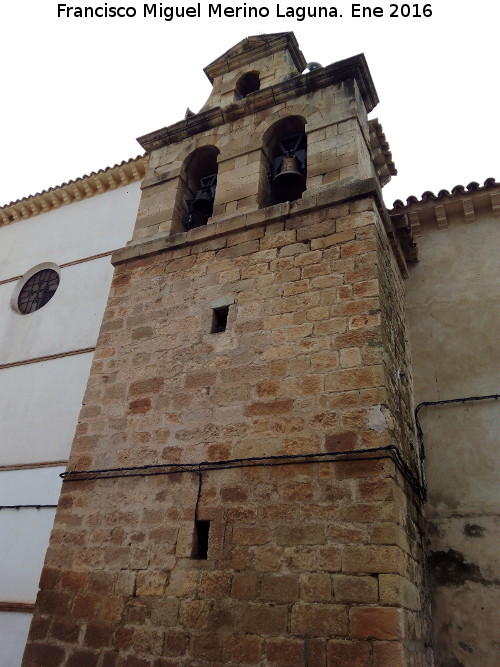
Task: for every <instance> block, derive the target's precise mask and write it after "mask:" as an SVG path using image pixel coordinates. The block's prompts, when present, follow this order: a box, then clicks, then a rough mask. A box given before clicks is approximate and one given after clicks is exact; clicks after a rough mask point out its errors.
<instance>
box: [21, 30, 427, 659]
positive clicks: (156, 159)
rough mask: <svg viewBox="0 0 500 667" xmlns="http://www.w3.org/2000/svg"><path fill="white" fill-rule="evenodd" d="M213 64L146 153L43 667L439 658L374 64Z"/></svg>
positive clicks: (75, 451) (267, 49)
mask: <svg viewBox="0 0 500 667" xmlns="http://www.w3.org/2000/svg"><path fill="white" fill-rule="evenodd" d="M306 69H307V68H306V61H305V60H304V57H303V55H302V53H301V51H300V50H299V48H298V45H297V42H296V40H295V37H294V35H293V34H292V33H279V34H273V35H259V36H256V37H250V38H247V39H244V40H243V41H242V42H240V43H239V44H237V45H236V46H234V47H233V48H231V49H230V50H229V51H227V52H226V53H224V54H223V55H222V56H221V57H220V58H218V59H217V60H216V61H214V62H213V63H211V64H210V65H209V66H208V67H206V69H205V72H206V74H207V76H208V78H209V79H210V81H211V82H212V84H213V88H212V92H211V94H210V96H209V99H208V101H207V103H206V105H205V106H204V107H203V109H202V110H201V111H200V112H199V113H197V114H191V113H190V112H188V114H187V115H186V118H185V120H183V121H181V122H179V123H176V124H175V125H172V126H169V127H166V128H163V129H161V130H158V131H157V132H153V133H151V134H149V135H147V136H145V137H142V138H141V139H140V142H141V144H142V146H143V147H144V148H145V150H146V151H147V153H148V156H149V169H148V171H147V173H146V177H145V180H144V181H143V185H142V198H141V202H140V207H139V212H138V216H137V222H136V226H135V232H134V237H133V239H132V240H131V241H130V242H129V244H128V245H127V246H126V247H125V248H122V249H121V250H118V251H117V252H115V253H114V255H113V264H114V266H115V274H114V280H113V285H112V288H111V292H110V295H109V300H108V304H107V308H106V312H105V315H104V319H103V323H102V327H101V332H100V336H99V340H98V343H97V348H96V352H95V356H94V361H93V365H92V370H91V375H90V378H89V382H88V386H87V391H86V394H85V399H84V404H83V407H82V411H81V414H80V421H79V424H78V428H77V432H76V435H75V439H74V442H73V447H72V453H71V458H70V462H69V466H68V471H67V472H66V473H65V478H64V484H63V489H62V494H61V497H60V501H59V506H58V510H57V515H56V521H55V525H54V530H53V532H52V536H51V541H50V546H49V549H48V552H47V556H46V563H45V567H44V571H43V574H42V578H41V583H40V588H41V590H40V593H39V597H38V601H37V605H36V612H35V616H34V620H33V623H32V626H31V631H30V636H29V640H28V645H27V649H26V652H25V656H24V663H23V664H24V666H25V667H59V666H60V667H79V666H85V667H167V666H168V667H173V666H178V667H181V666H182V667H201V666H207V665H213V666H216V665H220V666H222V665H268V666H270V667H271V666H273V667H295V666H300V665H304V666H307V667H320V666H321V667H324V666H325V665H329V666H332V667H333V666H339V667H340V666H348V665H359V666H364V665H367V666H368V665H370V666H387V667H389V666H390V667H402V666H403V665H415V666H419V665H422V666H424V665H425V666H426V667H427V666H428V665H430V664H432V657H431V655H430V653H429V650H430V649H429V648H428V644H427V633H428V624H427V597H426V587H425V582H424V579H423V567H422V563H423V542H422V523H421V521H422V520H421V506H422V502H423V499H424V496H425V480H424V477H423V474H422V467H421V466H422V462H421V460H420V455H419V450H418V446H417V437H416V432H415V424H414V419H413V404H412V402H413V401H412V378H411V369H410V359H409V350H408V341H407V334H406V324H405V306H404V294H403V287H402V279H403V277H404V275H405V272H406V261H407V259H410V260H411V259H412V258H413V255H414V250H413V247H412V241H411V233H410V231H409V227H408V226H407V224H406V219H405V218H404V217H400V219H398V220H396V221H394V220H391V219H390V217H389V216H388V213H387V211H386V209H385V206H384V203H383V200H382V196H381V187H382V186H383V185H384V184H385V183H386V182H387V181H388V180H389V179H390V176H391V174H394V173H395V169H394V164H393V162H392V159H391V154H390V152H389V149H388V145H387V142H386V140H385V136H384V134H383V131H382V128H381V126H380V124H379V123H378V121H376V120H372V121H368V118H367V114H368V112H370V111H371V110H372V109H373V108H374V107H375V105H376V104H377V102H378V99H377V94H376V91H375V88H374V85H373V82H372V79H371V76H370V72H369V70H368V67H367V65H366V61H365V58H364V56H363V55H358V56H354V57H352V58H349V59H347V60H343V61H340V62H337V63H334V64H332V65H329V66H327V67H321V66H319V65H317V64H311V65H310V66H309V68H308V71H307V73H304V74H301V72H303V71H304V70H306Z"/></svg>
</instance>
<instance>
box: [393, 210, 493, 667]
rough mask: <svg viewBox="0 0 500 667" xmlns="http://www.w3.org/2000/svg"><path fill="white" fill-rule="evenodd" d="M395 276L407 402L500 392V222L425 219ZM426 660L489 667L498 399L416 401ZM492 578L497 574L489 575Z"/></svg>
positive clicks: (486, 215)
mask: <svg viewBox="0 0 500 667" xmlns="http://www.w3.org/2000/svg"><path fill="white" fill-rule="evenodd" d="M417 242H418V246H419V257H420V261H419V263H418V264H417V265H415V266H413V267H412V268H411V269H410V277H409V280H408V281H407V283H406V287H407V297H408V315H409V323H410V340H411V345H412V355H413V368H414V380H415V402H416V404H418V403H419V402H423V401H440V400H446V399H454V398H467V397H470V396H481V395H489V394H499V393H500V345H499V342H498V341H499V330H500V305H499V304H500V261H499V248H500V221H499V220H498V219H497V220H496V219H494V218H493V215H492V213H491V211H489V212H488V211H484V212H479V213H478V212H477V211H476V223H474V224H466V223H465V221H464V219H463V216H461V217H458V216H450V217H449V227H448V229H444V230H439V229H438V228H437V226H432V225H431V226H425V227H424V228H423V232H422V236H420V237H419V238H418V239H417ZM419 416H420V421H421V424H422V429H423V433H424V444H425V450H426V455H427V460H426V469H427V478H428V484H429V500H428V503H427V507H426V515H427V519H428V522H429V524H428V526H429V528H428V540H429V546H428V552H429V563H430V573H431V580H432V582H433V585H432V594H433V624H434V651H435V657H436V664H444V662H445V661H446V664H448V661H450V663H449V664H451V662H453V664H457V665H458V664H460V665H464V667H475V666H476V665H479V664H481V665H484V666H485V667H489V666H491V667H493V665H497V664H498V639H499V638H498V631H497V630H498V627H500V610H499V607H498V594H499V592H500V591H499V588H498V579H499V571H500V559H499V556H498V544H499V540H500V499H499V495H498V479H499V476H500V459H499V456H498V447H499V444H500V441H499V434H500V401H498V400H484V401H476V402H468V403H456V404H451V405H436V406H428V407H423V408H422V409H421V410H420V412H419ZM495 582H496V583H495Z"/></svg>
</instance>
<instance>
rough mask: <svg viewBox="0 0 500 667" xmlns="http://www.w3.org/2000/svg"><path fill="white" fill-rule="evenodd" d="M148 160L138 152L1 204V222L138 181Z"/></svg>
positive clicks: (20, 217)
mask: <svg viewBox="0 0 500 667" xmlns="http://www.w3.org/2000/svg"><path fill="white" fill-rule="evenodd" d="M147 160H148V158H147V157H146V156H145V155H138V156H137V157H134V158H130V159H128V160H123V161H122V162H120V163H117V164H115V165H113V166H112V167H105V168H104V169H99V171H92V172H91V173H90V174H85V175H84V176H80V177H78V178H76V179H74V180H70V181H68V182H65V183H62V184H61V185H56V186H54V187H52V188H48V189H47V190H42V192H37V193H36V194H34V195H28V196H27V197H23V198H21V199H16V201H12V202H10V203H9V204H5V205H4V206H0V226H2V225H8V224H10V223H11V222H16V221H17V220H24V219H27V218H31V217H33V216H35V215H39V214H40V213H46V212H47V211H50V210H52V209H54V208H59V207H60V206H63V205H65V204H71V203H72V202H74V201H80V200H82V199H88V198H90V197H93V196H94V195H98V194H102V193H103V192H107V191H108V190H115V189H116V188H119V187H123V186H125V185H128V184H129V183H133V182H135V181H140V180H142V179H143V178H144V174H145V172H146V168H147Z"/></svg>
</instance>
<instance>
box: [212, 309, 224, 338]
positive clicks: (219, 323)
mask: <svg viewBox="0 0 500 667" xmlns="http://www.w3.org/2000/svg"><path fill="white" fill-rule="evenodd" d="M228 313H229V306H221V307H220V308H214V310H213V315H212V329H211V331H210V333H222V332H223V331H225V330H226V327H227V316H228Z"/></svg>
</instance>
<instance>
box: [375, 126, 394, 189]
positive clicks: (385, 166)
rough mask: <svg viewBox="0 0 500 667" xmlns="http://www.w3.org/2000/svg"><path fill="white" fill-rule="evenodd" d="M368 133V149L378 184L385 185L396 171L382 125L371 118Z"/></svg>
mask: <svg viewBox="0 0 500 667" xmlns="http://www.w3.org/2000/svg"><path fill="white" fill-rule="evenodd" d="M368 128H369V131H370V148H371V152H372V156H373V164H374V165H375V168H376V170H377V174H378V177H379V179H380V184H381V185H382V186H384V185H386V184H387V183H388V182H389V181H390V180H391V176H396V174H397V173H398V170H397V169H396V165H395V164H394V162H393V159H392V153H391V150H390V147H389V142H388V141H387V139H386V137H385V134H384V130H383V129H382V125H381V124H380V123H379V120H378V118H373V119H372V120H370V121H369V122H368Z"/></svg>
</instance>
